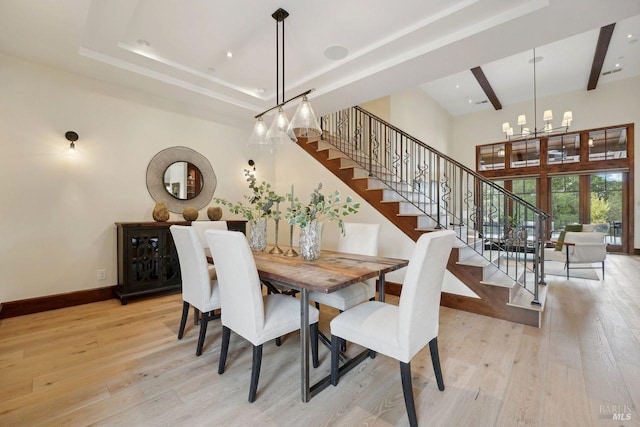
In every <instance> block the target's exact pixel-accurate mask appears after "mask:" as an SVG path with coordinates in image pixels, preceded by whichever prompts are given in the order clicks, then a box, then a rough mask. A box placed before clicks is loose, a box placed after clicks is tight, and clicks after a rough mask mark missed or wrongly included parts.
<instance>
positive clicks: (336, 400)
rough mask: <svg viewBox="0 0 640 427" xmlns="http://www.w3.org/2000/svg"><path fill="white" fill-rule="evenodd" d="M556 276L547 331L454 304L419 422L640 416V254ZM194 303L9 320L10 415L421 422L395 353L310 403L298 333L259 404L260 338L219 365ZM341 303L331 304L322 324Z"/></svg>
mask: <svg viewBox="0 0 640 427" xmlns="http://www.w3.org/2000/svg"><path fill="white" fill-rule="evenodd" d="M547 281H548V283H549V284H548V286H549V292H548V299H547V307H546V311H545V316H544V321H543V326H542V328H540V329H536V328H532V327H529V326H523V325H519V324H515V323H510V322H506V321H501V320H496V319H492V318H488V317H484V316H479V315H475V314H470V313H466V312H462V311H456V310H452V309H447V308H442V309H441V324H440V335H439V343H440V355H441V361H442V365H443V371H444V381H445V385H446V390H445V391H444V392H440V391H438V389H437V386H436V384H435V380H434V376H433V370H432V367H431V360H430V357H429V351H428V349H427V350H423V351H422V352H421V353H419V354H418V356H416V358H415V359H414V360H413V362H412V368H413V386H414V394H415V396H416V405H417V409H418V420H419V422H420V425H424V426H493V425H497V426H516V425H534V426H622V425H624V426H639V425H640V411H639V410H638V408H640V257H629V256H623V255H618V256H609V257H608V258H607V278H606V280H605V281H593V280H585V279H571V280H568V281H567V280H565V279H563V278H562V277H557V276H548V277H547ZM389 299H392V298H389ZM396 301H397V299H396ZM180 311H181V299H180V295H179V294H176V295H170V296H163V297H158V298H149V299H145V300H137V301H136V300H133V301H131V302H130V303H129V304H128V305H126V306H121V305H120V303H119V302H118V301H115V300H112V301H105V302H100V303H95V304H88V305H84V306H79V307H73V308H67V309H62V310H56V311H50V312H46V313H39V314H34V315H29V316H23V317H19V318H12V319H5V320H2V321H1V323H0V426H15V425H19V426H31V425H56V426H57V425H78V426H84V425H118V426H121V425H126V426H142V425H153V426H163V425H167V426H176V425H185V426H200V425H203V426H221V425H225V426H226V425H229V426H250V425H259V426H324V425H342V426H354V425H377V426H393V425H399V426H404V425H408V421H407V417H406V413H405V408H404V401H403V397H402V389H401V384H400V375H399V366H398V363H397V362H396V361H395V360H392V359H389V358H386V357H383V356H378V357H377V358H375V359H367V361H365V362H364V363H362V364H361V365H359V366H358V367H357V368H356V369H354V370H353V371H351V372H349V373H348V374H347V375H346V376H345V377H343V378H342V380H341V382H340V384H339V385H338V387H329V388H327V389H326V390H325V391H323V392H322V393H320V394H319V395H318V396H317V397H315V398H314V399H312V400H311V402H309V403H302V402H301V400H300V385H299V384H300V382H299V381H300V362H299V345H298V344H299V341H298V339H299V336H298V334H297V333H296V334H291V335H289V336H287V337H286V338H285V340H284V342H283V344H282V346H281V347H276V346H275V345H274V344H272V343H270V344H267V345H265V348H264V355H263V363H262V372H261V376H260V384H259V389H258V399H257V401H256V402H255V403H253V404H250V403H248V402H247V396H248V393H249V377H250V371H251V347H250V345H249V344H247V343H246V342H245V341H244V340H242V339H241V338H239V337H238V336H237V335H233V334H232V336H231V346H230V349H229V358H228V361H227V370H226V372H225V374H224V375H218V374H217V363H218V356H219V351H220V338H221V332H220V323H219V321H215V322H213V323H212V324H211V325H210V329H209V333H208V334H207V340H206V343H205V350H204V354H203V355H202V356H201V357H196V356H195V348H196V339H197V329H195V328H194V326H193V322H192V320H191V319H190V322H189V326H188V328H187V332H186V336H185V338H184V339H183V340H181V341H178V340H177V339H176V334H177V330H178V325H179V318H180ZM332 314H333V313H332V312H330V311H323V312H322V314H321V317H322V319H323V323H322V324H321V328H322V329H324V330H327V327H328V325H327V323H326V321H327V319H329V318H330V317H331V316H332ZM349 350H350V351H357V350H359V349H358V348H357V346H355V345H350V346H349ZM320 352H321V353H320V354H321V359H322V365H321V366H320V368H318V369H317V370H315V371H314V372H312V375H313V376H314V377H316V378H318V377H320V376H323V375H325V374H326V373H328V370H329V353H328V350H327V349H326V348H324V347H321V348H320ZM613 413H617V414H620V415H618V416H621V417H622V419H623V421H620V420H613V419H612V418H613ZM628 417H630V419H628V420H625V418H628Z"/></svg>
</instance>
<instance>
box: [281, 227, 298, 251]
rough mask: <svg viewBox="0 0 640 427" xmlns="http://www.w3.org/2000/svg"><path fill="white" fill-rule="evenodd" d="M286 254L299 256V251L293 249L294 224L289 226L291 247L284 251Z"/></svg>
mask: <svg viewBox="0 0 640 427" xmlns="http://www.w3.org/2000/svg"><path fill="white" fill-rule="evenodd" d="M284 256H288V257H294V256H298V252H296V251H295V250H294V249H293V225H291V226H290V227H289V249H288V250H287V251H286V252H285V253H284Z"/></svg>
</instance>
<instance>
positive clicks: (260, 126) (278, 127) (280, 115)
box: [249, 8, 322, 148]
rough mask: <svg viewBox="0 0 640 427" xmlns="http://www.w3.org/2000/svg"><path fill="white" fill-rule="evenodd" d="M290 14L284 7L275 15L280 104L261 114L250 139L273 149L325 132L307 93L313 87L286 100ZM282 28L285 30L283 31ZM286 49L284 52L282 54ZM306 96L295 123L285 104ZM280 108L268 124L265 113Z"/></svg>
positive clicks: (311, 90) (295, 117) (250, 143)
mask: <svg viewBox="0 0 640 427" xmlns="http://www.w3.org/2000/svg"><path fill="white" fill-rule="evenodd" d="M288 16H289V12H287V11H286V10H284V9H282V8H280V9H278V10H276V11H275V12H273V14H272V15H271V17H272V18H273V19H275V21H276V105H275V106H274V107H271V108H269V109H268V110H266V111H263V112H262V113H260V114H258V115H257V116H256V117H255V118H256V123H255V125H254V127H253V132H252V134H251V137H250V138H249V145H254V146H259V147H265V148H272V147H273V146H274V145H277V144H283V143H285V142H289V141H293V142H295V141H297V140H298V137H301V138H308V139H312V138H318V137H320V135H321V134H322V130H321V129H320V125H319V124H318V120H317V119H316V115H315V113H314V111H313V108H312V107H311V104H310V103H309V100H308V98H307V95H308V94H310V93H311V92H313V90H314V89H310V90H308V91H306V92H303V93H301V94H300V95H296V96H294V97H293V98H290V99H288V100H286V101H285V99H284V96H285V86H284V82H285V79H284V78H285V62H284V20H285V19H286V18H287V17H288ZM280 27H282V31H280ZM280 50H282V55H280ZM281 61H282V73H281V72H280V62H281ZM281 77H282V94H281V93H280V78H281ZM299 98H302V102H301V103H300V105H299V106H298V109H297V110H296V113H295V114H294V116H293V118H292V119H291V122H289V119H288V118H287V115H286V114H285V112H284V110H283V107H284V106H285V105H286V104H288V103H289V102H291V101H293V100H295V99H299ZM276 108H277V109H278V111H277V114H276V115H275V117H274V119H273V122H272V123H271V126H269V127H268V128H267V125H266V123H265V121H264V119H263V116H264V115H265V114H266V113H268V112H270V111H272V110H275V109H276Z"/></svg>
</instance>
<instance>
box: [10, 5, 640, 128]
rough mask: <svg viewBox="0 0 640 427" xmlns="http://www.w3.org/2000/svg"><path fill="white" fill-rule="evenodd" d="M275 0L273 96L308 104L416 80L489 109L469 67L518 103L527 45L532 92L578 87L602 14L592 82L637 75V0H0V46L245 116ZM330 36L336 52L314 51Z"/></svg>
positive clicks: (346, 102)
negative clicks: (598, 62)
mask: <svg viewBox="0 0 640 427" xmlns="http://www.w3.org/2000/svg"><path fill="white" fill-rule="evenodd" d="M280 7H282V8H284V9H286V10H287V11H288V12H289V14H290V16H289V17H288V18H287V19H286V20H285V59H286V76H285V77H286V95H285V98H289V97H291V96H294V95H297V94H298V93H300V92H302V91H304V90H306V89H309V88H315V89H316V91H315V93H313V94H312V96H311V99H312V102H313V105H314V107H315V108H316V110H318V111H319V112H320V113H326V112H330V111H335V110H336V109H339V108H344V107H347V106H350V105H355V104H358V103H361V102H365V101H368V100H372V99H375V98H378V97H381V96H384V95H388V94H391V93H395V92H398V91H401V90H404V89H408V88H413V87H418V86H420V87H422V88H423V89H424V90H425V91H426V92H428V93H429V94H430V95H431V96H432V97H433V98H434V99H435V100H436V101H438V102H439V103H440V104H441V105H442V106H443V107H444V108H445V109H446V110H447V111H449V112H450V113H451V114H454V115H458V114H465V113H469V112H473V111H478V110H479V109H487V108H492V106H491V104H490V103H481V102H482V101H483V100H486V96H485V95H484V93H483V92H482V90H481V89H480V86H479V85H478V84H477V82H476V81H475V78H474V77H473V75H472V74H471V72H470V71H469V70H470V69H471V68H473V67H476V66H481V67H482V69H483V71H484V73H485V75H486V76H487V78H488V80H489V82H490V83H491V85H492V87H493V88H494V91H495V92H496V94H497V96H498V98H499V99H500V101H501V102H502V104H503V105H509V104H513V103H517V102H521V101H524V100H527V99H530V98H532V95H533V93H532V80H533V77H532V66H531V64H529V63H528V60H529V59H531V57H532V53H531V49H533V48H534V47H535V48H537V49H536V56H543V57H544V60H543V61H542V62H539V63H537V64H536V67H537V70H536V73H537V82H538V97H543V96H546V95H550V94H555V93H560V92H563V91H573V90H586V83H587V80H588V76H589V72H590V69H591V62H592V61H593V54H594V49H595V44H596V41H597V38H598V32H599V28H600V27H602V26H604V25H608V24H610V23H613V22H616V23H617V24H616V29H615V31H614V34H613V38H612V41H611V46H610V48H609V52H608V55H607V58H606V61H605V66H604V69H603V71H606V70H609V69H613V68H614V67H615V63H616V62H620V64H621V68H622V71H621V72H617V73H613V74H611V75H608V76H604V77H601V78H600V82H599V84H605V83H606V82H608V81H612V80H616V79H622V78H629V77H632V76H635V75H638V74H640V52H639V51H640V44H639V43H637V42H636V43H630V41H632V40H636V41H637V38H638V37H639V36H640V1H638V0H608V1H603V0H400V1H394V2H391V1H390V0H350V1H344V0H324V1H316V2H311V1H305V2H303V1H300V0H279V1H274V0H260V1H258V0H253V1H250V0H233V1H231V0H226V1H225V0H181V1H180V0H137V1H135V0H0V52H2V53H5V54H8V55H12V56H16V57H20V58H24V59H27V60H30V61H35V62H38V63H42V64H45V65H48V66H51V67H56V68H62V69H66V70H69V71H72V72H75V73H78V74H82V75H86V76H89V77H92V78H95V79H97V80H101V81H106V82H109V83H112V84H116V85H119V86H122V87H124V88H128V89H135V90H137V91H142V92H144V93H146V94H150V95H153V97H155V98H154V99H157V100H158V102H159V103H163V104H165V105H169V104H170V105H171V106H172V108H176V109H179V110H180V111H183V112H184V113H186V114H195V115H199V116H202V117H208V118H210V119H212V120H217V121H221V122H228V123H234V124H245V123H250V121H251V120H252V117H253V116H254V115H255V114H257V113H259V112H261V111H263V110H265V109H267V108H270V107H271V106H273V105H275V103H276V101H275V85H276V75H275V72H276V70H275V67H276V52H275V48H276V22H275V20H274V19H273V18H272V17H271V14H272V13H273V12H274V11H275V10H276V9H278V8H280ZM627 34H633V36H632V39H627ZM142 40H144V41H146V42H148V46H145V45H143V44H141V41H142ZM331 46H342V47H344V48H346V49H347V51H348V54H347V56H346V57H345V58H344V59H339V60H333V59H329V58H327V57H326V56H325V55H324V51H325V49H327V48H328V47H331ZM227 52H232V53H233V57H232V58H228V57H227ZM621 57H622V58H621ZM620 58H621V59H620ZM456 85H458V86H459V88H458V89H456ZM469 100H471V102H469ZM478 102H480V104H477V103H478Z"/></svg>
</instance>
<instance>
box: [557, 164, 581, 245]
mask: <svg viewBox="0 0 640 427" xmlns="http://www.w3.org/2000/svg"><path fill="white" fill-rule="evenodd" d="M579 178H580V177H579V176H577V175H571V176H554V177H552V178H551V219H552V224H551V236H552V237H555V236H557V235H558V234H560V231H562V230H564V226H565V225H567V224H578V223H580V203H579V202H580V198H579V197H580V181H579Z"/></svg>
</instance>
